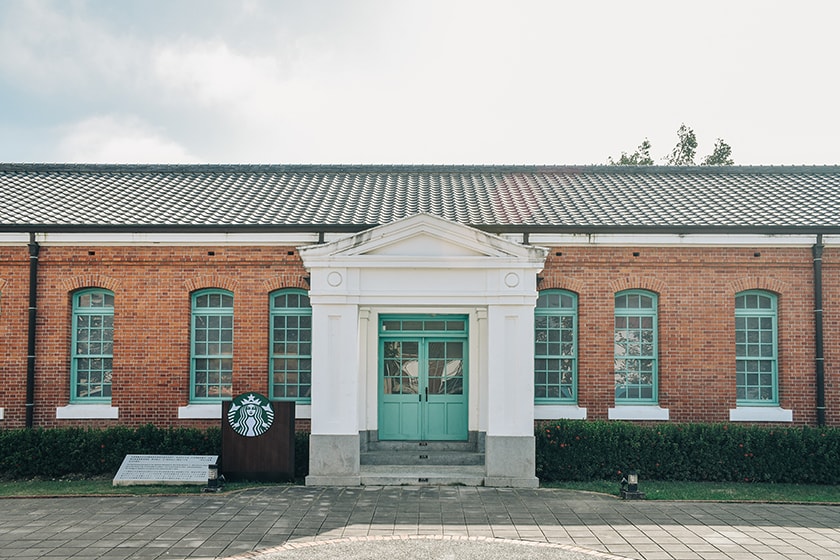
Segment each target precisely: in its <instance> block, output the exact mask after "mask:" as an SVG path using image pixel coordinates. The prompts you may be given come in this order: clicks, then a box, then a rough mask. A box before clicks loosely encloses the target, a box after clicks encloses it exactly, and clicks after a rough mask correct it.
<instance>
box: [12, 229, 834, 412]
mask: <svg viewBox="0 0 840 560" xmlns="http://www.w3.org/2000/svg"><path fill="white" fill-rule="evenodd" d="M757 254H758V256H756V255H757ZM28 266H29V258H28V251H27V248H26V247H25V246H21V247H9V246H6V247H0V337H2V338H1V339H0V340H2V351H1V352H0V407H3V408H4V409H5V419H4V420H3V421H2V422H0V426H2V427H21V426H23V424H24V418H25V406H24V401H25V379H26V333H27V317H28V313H27V309H28V274H29V271H28ZM305 275H306V273H305V271H304V269H303V267H302V264H301V261H300V258H299V256H298V255H297V253H296V252H295V250H294V248H292V247H267V246H264V247H231V246H224V247H137V246H123V247H98V246H97V247H63V246H49V245H48V246H44V247H42V249H41V258H40V270H39V286H38V292H39V306H38V341H37V362H36V365H37V375H36V398H37V401H36V407H35V423H36V425H37V426H57V425H62V426H66V425H74V424H85V425H108V424H113V423H116V422H117V421H68V420H56V417H55V409H56V407H57V406H64V405H66V404H67V403H68V400H69V370H70V363H69V360H70V358H69V349H70V335H71V331H70V313H71V293H72V292H73V291H74V290H76V289H79V288H85V287H103V288H108V289H110V290H112V291H113V292H114V294H115V301H116V306H115V316H114V322H115V340H114V342H115V348H116V349H117V350H115V358H114V370H113V397H112V405H113V406H117V407H119V409H120V418H119V420H118V422H119V423H122V424H126V425H133V426H136V425H142V424H145V423H149V422H154V423H156V424H158V425H163V426H169V425H179V426H206V425H211V424H215V423H217V422H218V421H217V420H216V421H198V420H178V419H177V409H178V407H179V406H184V405H186V404H188V402H189V368H190V362H189V336H190V328H189V325H190V297H189V296H190V293H191V292H192V291H193V290H197V289H201V288H224V289H228V290H230V291H232V292H233V294H234V329H235V333H234V341H235V352H234V386H233V392H234V394H238V393H240V392H243V391H246V390H257V391H261V392H263V393H265V394H267V393H268V386H267V378H268V364H267V362H268V359H267V356H268V294H269V292H271V291H272V290H275V289H278V288H283V287H300V288H306V282H305V281H304V276H305ZM541 277H542V280H541V282H540V289H548V288H564V289H569V290H572V291H575V292H577V293H578V294H579V310H580V311H579V313H580V320H579V323H580V333H579V353H580V360H579V404H580V406H583V407H586V408H587V409H588V415H589V418H606V417H607V409H608V408H609V407H611V406H613V402H614V398H613V391H614V390H613V350H614V349H613V295H614V293H615V292H616V291H619V290H623V289H632V288H642V289H647V290H651V291H654V292H656V293H657V294H658V295H659V352H660V354H659V358H660V361H659V402H660V405H661V406H662V407H664V408H668V409H669V410H670V417H671V420H672V421H711V422H723V421H727V420H728V418H729V409H730V408H734V407H735V375H734V363H735V357H734V345H735V341H734V318H733V317H734V296H735V293H736V292H738V291H741V290H745V289H766V290H770V291H773V292H775V293H777V294H778V296H779V325H780V329H779V355H780V363H779V375H780V387H781V391H780V392H781V405H782V406H783V407H784V408H789V409H792V410H793V411H794V416H793V418H794V423H796V424H805V423H808V424H812V423H814V422H815V419H816V415H815V388H814V387H815V384H814V343H813V336H814V315H813V265H812V260H811V251H810V248H808V247H803V248H767V247H762V248H710V249H701V248H649V247H638V248H633V247H621V248H615V247H611V248H607V247H554V248H552V250H551V252H550V254H549V257H548V260H547V263H546V268H545V270H544V272H543V273H542V274H541ZM824 290H825V294H824V309H825V337H826V344H825V351H826V366H825V370H826V401H827V402H828V403H829V410H828V412H827V420H828V422H829V423H830V424H832V425H840V411H838V410H837V409H836V407H835V406H833V405H834V403H837V402H838V398H840V371H839V370H840V250H839V249H828V250H826V251H825V254H824ZM305 424H306V423H305V422H304V423H302V426H303V425H305Z"/></svg>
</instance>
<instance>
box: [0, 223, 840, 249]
mask: <svg viewBox="0 0 840 560" xmlns="http://www.w3.org/2000/svg"><path fill="white" fill-rule="evenodd" d="M33 229H37V227H33ZM353 235H355V234H353V233H344V232H341V233H326V234H324V242H326V243H330V242H335V241H339V240H342V239H346V238H348V237H352V236H353ZM498 237H500V238H502V239H505V240H506V241H509V242H512V243H518V244H521V243H522V242H523V241H524V236H523V235H522V234H521V233H500V234H498ZM318 239H319V232H317V231H311V232H305V231H304V232H289V233H283V232H275V233H260V232H254V233H156V232H87V233H77V232H50V233H36V235H35V240H36V241H37V242H38V243H40V244H41V245H67V246H73V245H94V246H96V245H98V246H119V245H164V246H165V245H187V246H195V245H232V246H248V245H292V246H298V245H315V244H317V243H318ZM528 242H529V244H533V245H543V246H546V245H547V246H581V245H589V246H591V245H602V246H617V247H623V246H626V247H631V246H632V247H643V246H650V247H663V246H664V247H667V246H683V247H686V246H697V247H720V246H724V247H810V246H812V245H813V244H814V243H815V242H816V235H805V234H789V235H788V234H785V235H782V234H780V235H759V234H749V233H726V234H706V233H690V234H677V233H672V234H658V233H638V234H617V233H532V234H530V235H529V236H528ZM27 243H29V234H28V233H17V232H0V245H25V244H27ZM823 244H824V245H826V246H828V247H831V246H840V235H825V236H824V237H823Z"/></svg>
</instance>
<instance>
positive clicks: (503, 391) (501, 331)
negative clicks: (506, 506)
mask: <svg viewBox="0 0 840 560" xmlns="http://www.w3.org/2000/svg"><path fill="white" fill-rule="evenodd" d="M488 316H489V318H488V326H489V332H488V335H489V340H488V342H489V344H488V346H489V348H488V379H487V384H488V391H487V393H488V395H487V399H488V401H487V406H488V408H489V417H488V422H487V436H486V440H485V451H486V453H485V461H486V467H487V476H486V478H485V484H486V485H488V486H520V487H521V486H537V485H538V483H539V481H538V480H537V478H536V476H535V474H534V473H535V467H536V462H535V460H534V307H533V305H491V306H490V307H489V312H488Z"/></svg>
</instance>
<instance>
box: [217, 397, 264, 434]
mask: <svg viewBox="0 0 840 560" xmlns="http://www.w3.org/2000/svg"><path fill="white" fill-rule="evenodd" d="M227 418H228V423H229V424H230V427H231V428H233V431H234V432H236V433H237V434H239V435H240V436H245V437H255V436H259V435H262V434H264V433H265V432H266V431H267V430H268V429H269V428H270V427H271V423H272V422H274V410H273V409H272V408H271V402H269V400H268V399H267V398H265V397H264V396H262V395H261V394H259V393H243V394H241V395H239V396H238V397H236V398H235V399H233V402H232V403H231V405H230V410H228V414H227Z"/></svg>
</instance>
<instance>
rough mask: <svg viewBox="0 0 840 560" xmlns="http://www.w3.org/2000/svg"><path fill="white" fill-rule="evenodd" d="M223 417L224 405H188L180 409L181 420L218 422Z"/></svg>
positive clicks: (179, 416)
mask: <svg viewBox="0 0 840 560" xmlns="http://www.w3.org/2000/svg"><path fill="white" fill-rule="evenodd" d="M221 417H222V403H209V404H188V405H187V406H179V407H178V418H179V419H180V420H207V419H215V420H218V419H220V418H221Z"/></svg>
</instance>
